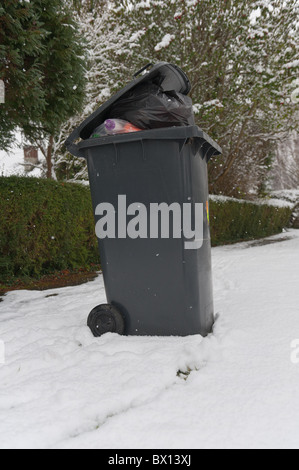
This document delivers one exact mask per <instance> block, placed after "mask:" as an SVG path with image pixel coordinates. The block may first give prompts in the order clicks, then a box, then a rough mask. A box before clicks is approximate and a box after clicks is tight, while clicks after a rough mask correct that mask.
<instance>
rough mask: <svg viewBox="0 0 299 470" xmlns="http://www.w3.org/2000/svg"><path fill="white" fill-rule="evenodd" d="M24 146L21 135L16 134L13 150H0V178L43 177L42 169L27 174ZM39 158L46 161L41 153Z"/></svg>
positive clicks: (35, 169)
mask: <svg viewBox="0 0 299 470" xmlns="http://www.w3.org/2000/svg"><path fill="white" fill-rule="evenodd" d="M23 145H25V142H24V141H23V140H22V136H21V134H20V133H16V135H15V142H14V145H13V147H12V149H11V150H10V151H9V152H4V151H3V150H0V176H12V175H18V176H24V175H29V176H35V177H37V178H38V177H40V176H41V174H42V170H41V169H40V168H34V169H33V170H32V171H30V172H29V173H26V172H25V167H24V150H23ZM38 156H39V160H40V161H41V160H44V157H42V156H41V153H40V152H39V153H38Z"/></svg>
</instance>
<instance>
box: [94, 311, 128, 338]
mask: <svg viewBox="0 0 299 470" xmlns="http://www.w3.org/2000/svg"><path fill="white" fill-rule="evenodd" d="M87 326H88V327H89V328H90V329H91V332H92V334H93V335H94V336H95V337H98V336H102V335H104V334H105V333H117V334H119V335H123V334H124V330H125V321H124V318H123V316H122V314H121V313H120V311H119V310H118V309H117V308H116V307H114V305H110V304H103V305H98V306H97V307H95V308H94V309H93V310H92V311H91V312H90V314H89V316H88V320H87Z"/></svg>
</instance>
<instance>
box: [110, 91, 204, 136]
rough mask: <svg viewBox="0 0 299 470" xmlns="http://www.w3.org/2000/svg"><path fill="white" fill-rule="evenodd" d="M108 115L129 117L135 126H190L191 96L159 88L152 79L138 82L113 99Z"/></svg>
mask: <svg viewBox="0 0 299 470" xmlns="http://www.w3.org/2000/svg"><path fill="white" fill-rule="evenodd" d="M109 117H110V118H111V119H112V118H116V119H123V120H125V121H129V122H130V123H132V124H133V125H134V126H136V127H137V128H139V129H157V128H162V127H172V126H194V125H195V120H194V114H193V108H192V100H191V98H190V97H189V96H186V95H183V94H182V93H178V92H177V91H175V90H173V91H163V89H162V88H161V87H160V86H159V85H156V84H155V83H152V82H146V83H142V84H140V85H139V86H136V87H135V88H133V89H131V90H130V91H129V92H127V93H126V94H125V95H123V96H122V97H121V98H120V99H119V100H117V101H116V102H115V103H114V104H113V105H112V107H111V108H110V111H109Z"/></svg>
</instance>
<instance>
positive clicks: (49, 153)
mask: <svg viewBox="0 0 299 470" xmlns="http://www.w3.org/2000/svg"><path fill="white" fill-rule="evenodd" d="M53 145H54V137H53V136H52V135H51V137H50V140H49V145H48V149H47V156H46V160H47V178H48V179H52V178H53V171H52V170H53V161H52V152H53Z"/></svg>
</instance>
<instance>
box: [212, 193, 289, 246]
mask: <svg viewBox="0 0 299 470" xmlns="http://www.w3.org/2000/svg"><path fill="white" fill-rule="evenodd" d="M291 215H292V208H291V207H276V206H272V205H268V204H255V203H252V202H249V201H248V202H246V201H238V200H234V199H229V198H223V199H222V198H221V197H220V198H219V199H218V200H217V197H216V198H215V199H213V198H212V199H211V201H210V223H211V238H212V244H213V246H216V245H223V244H228V243H236V242H239V241H245V240H253V239H256V238H263V237H269V236H271V235H274V234H277V233H280V232H281V231H282V229H283V228H284V227H287V226H289V223H290V219H291Z"/></svg>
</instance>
